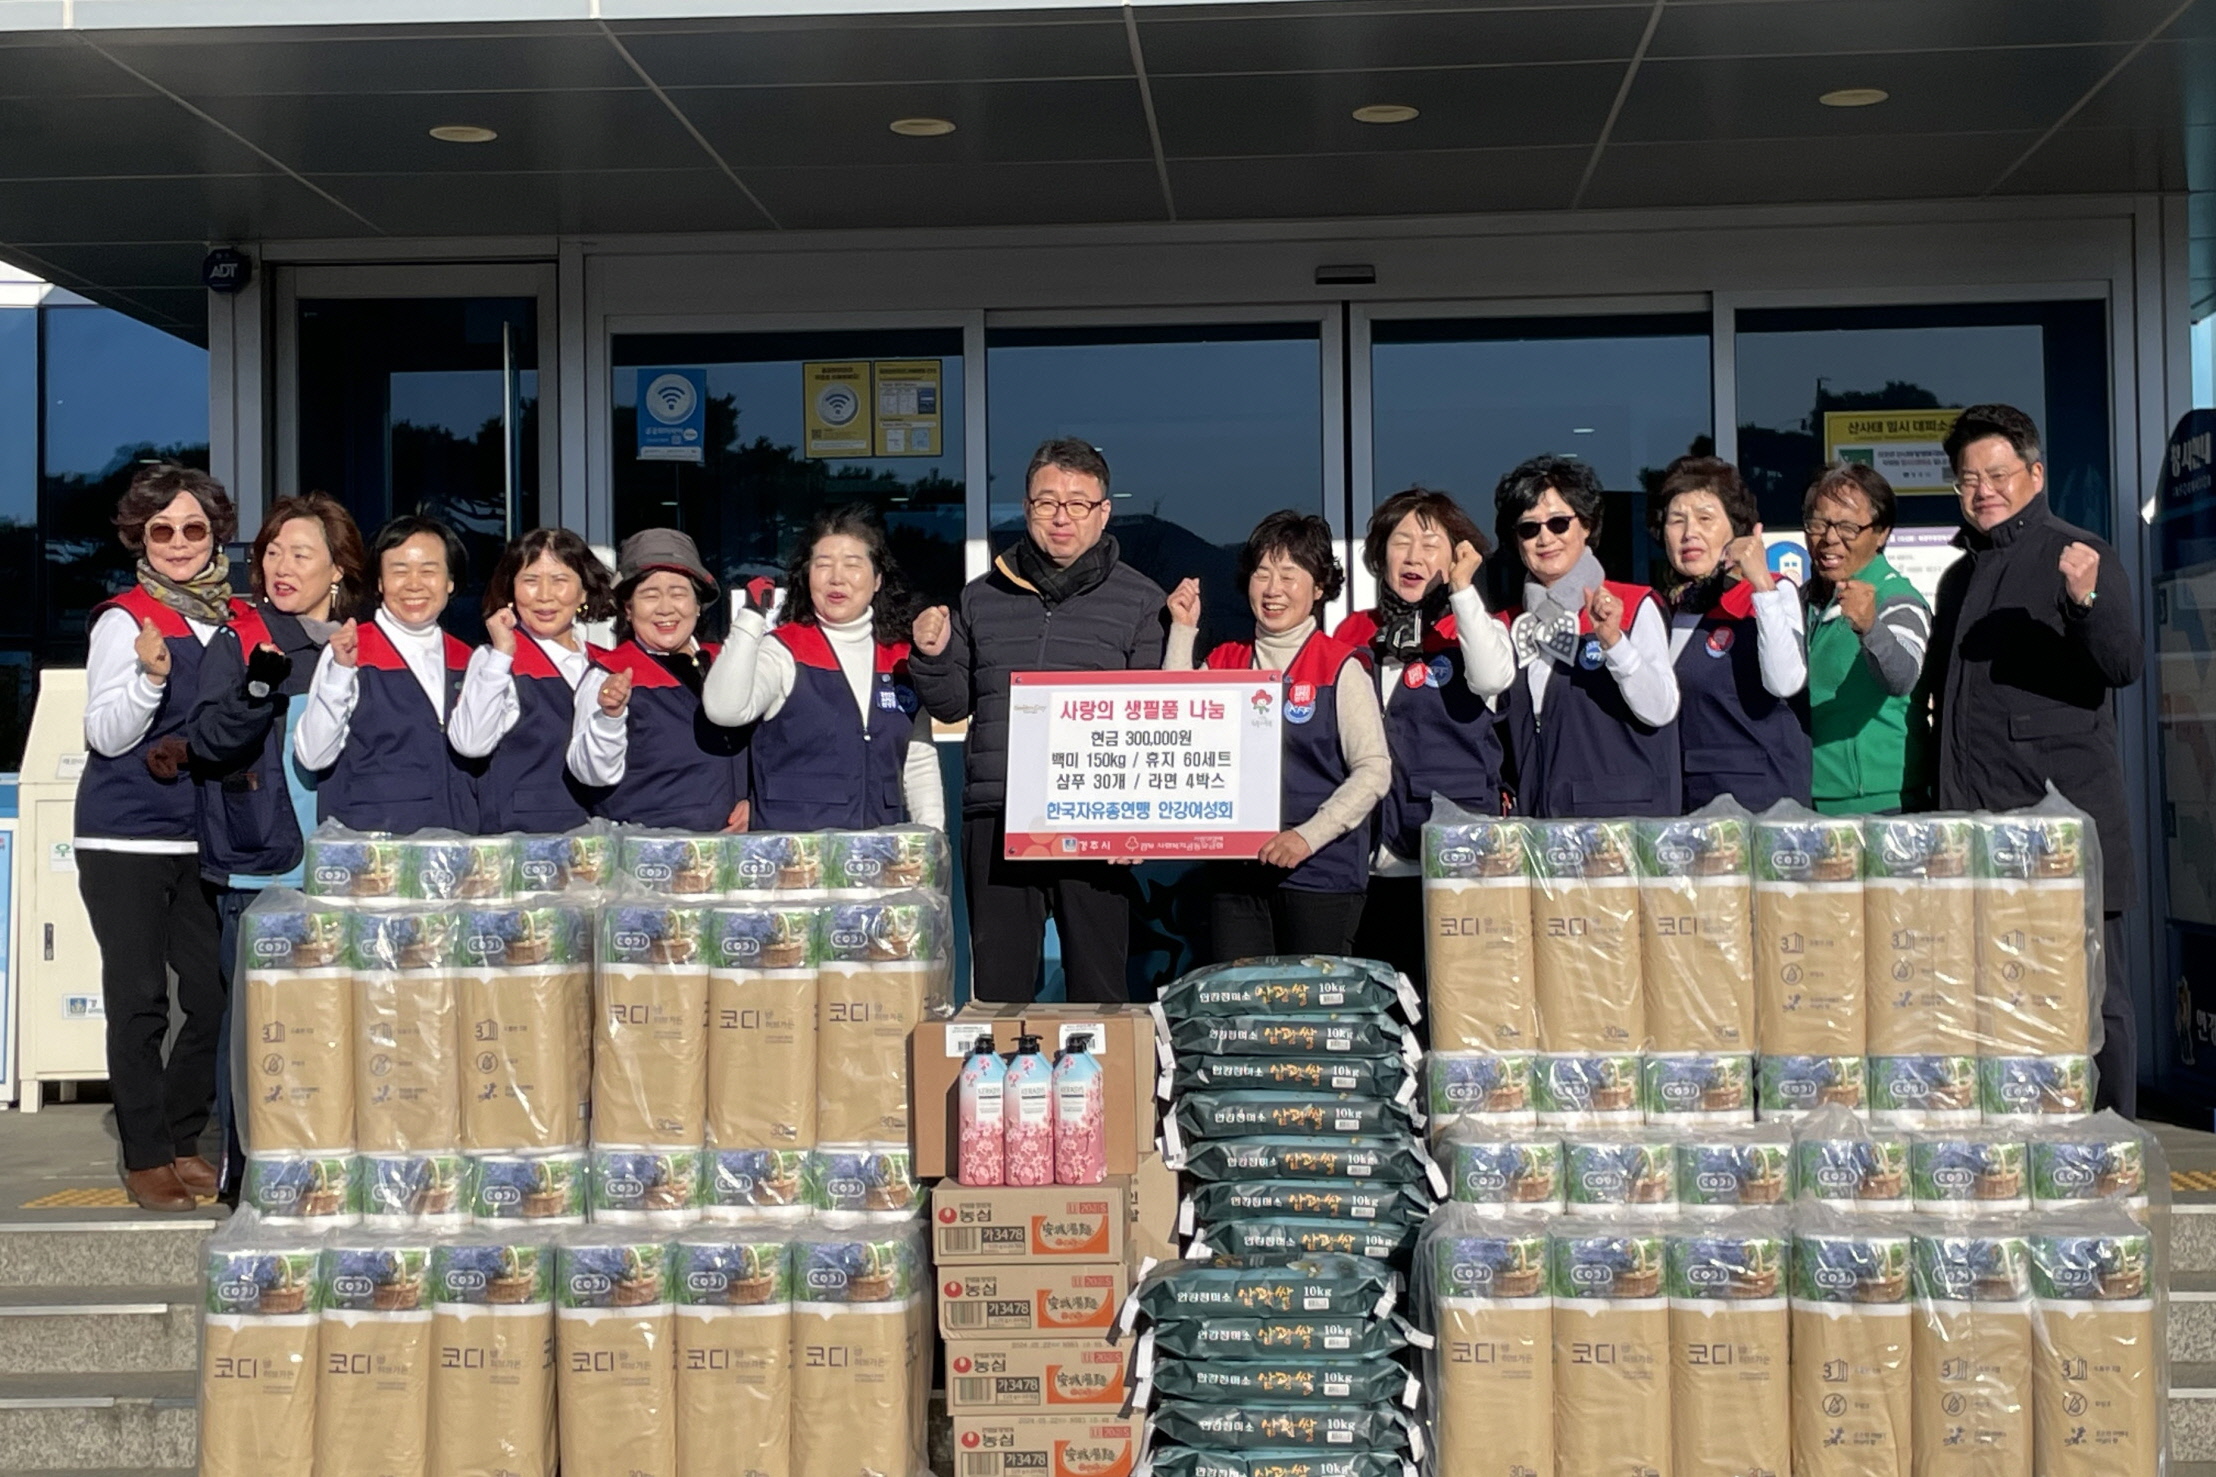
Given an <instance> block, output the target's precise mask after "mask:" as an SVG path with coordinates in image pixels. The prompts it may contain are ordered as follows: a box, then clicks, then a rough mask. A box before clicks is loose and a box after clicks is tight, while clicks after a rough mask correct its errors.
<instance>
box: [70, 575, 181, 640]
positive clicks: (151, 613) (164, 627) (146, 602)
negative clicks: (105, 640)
mask: <svg viewBox="0 0 2216 1477" xmlns="http://www.w3.org/2000/svg"><path fill="white" fill-rule="evenodd" d="M110 610H120V611H122V612H123V613H124V614H125V615H127V616H129V617H130V618H131V619H132V620H134V621H136V622H138V623H139V624H141V625H144V624H145V623H146V622H148V621H152V622H153V623H154V629H155V630H157V631H159V632H161V633H162V634H163V635H164V636H167V637H171V638H175V637H179V636H190V635H191V634H192V627H191V626H190V625H189V624H187V623H186V621H185V618H184V617H183V616H181V615H179V614H178V613H177V612H176V611H174V610H171V609H170V608H169V607H168V606H166V605H164V604H162V602H161V601H159V600H156V599H155V598H154V597H153V596H151V595H149V594H147V593H146V591H145V590H144V589H143V588H141V587H140V586H138V585H133V586H131V588H130V589H128V590H125V591H124V592H123V593H122V594H120V595H118V596H116V597H115V598H114V599H113V600H104V601H102V602H101V603H100V604H98V605H96V606H94V607H93V610H92V618H93V620H95V621H97V620H99V619H100V617H101V616H102V615H104V614H105V613H107V612H108V611H110Z"/></svg>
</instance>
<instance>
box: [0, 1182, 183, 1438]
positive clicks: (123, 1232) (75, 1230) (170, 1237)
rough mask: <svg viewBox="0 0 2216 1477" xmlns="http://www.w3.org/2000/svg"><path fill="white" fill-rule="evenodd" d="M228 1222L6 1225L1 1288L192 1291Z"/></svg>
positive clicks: (0, 1252)
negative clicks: (203, 1256) (213, 1237)
mask: <svg viewBox="0 0 2216 1477" xmlns="http://www.w3.org/2000/svg"><path fill="white" fill-rule="evenodd" d="M221 1224H222V1221H221V1220H220V1219H217V1218H215V1217H212V1216H197V1215H192V1216H176V1217H170V1218H164V1219H161V1220H149V1219H146V1218H144V1217H143V1216H140V1217H132V1218H122V1217H119V1218H116V1219H112V1220H109V1219H86V1220H71V1221H15V1220H0V1288H9V1287H111V1288H112V1287H141V1288H175V1287H191V1286H193V1285H195V1284H197V1283H198V1282H199V1280H200V1243H201V1242H203V1241H205V1240H207V1238H208V1233H209V1232H210V1231H213V1230H214V1229H216V1227H218V1226H220V1225H221ZM0 1450H4V1448H0Z"/></svg>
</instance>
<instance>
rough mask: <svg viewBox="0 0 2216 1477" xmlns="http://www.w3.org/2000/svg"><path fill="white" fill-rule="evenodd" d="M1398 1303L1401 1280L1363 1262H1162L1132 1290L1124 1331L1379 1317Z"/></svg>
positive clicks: (1326, 1257)
mask: <svg viewBox="0 0 2216 1477" xmlns="http://www.w3.org/2000/svg"><path fill="white" fill-rule="evenodd" d="M1399 1300H1400V1278H1399V1277H1398V1276H1396V1275H1395V1274H1394V1273H1393V1272H1392V1271H1390V1270H1389V1269H1387V1268H1385V1267H1382V1266H1380V1265H1378V1264H1377V1263H1376V1262H1373V1261H1371V1260H1370V1259H1369V1258H1367V1257H1358V1256H1337V1255H1332V1254H1319V1255H1315V1256H1216V1257H1208V1258H1206V1259H1204V1260H1191V1261H1178V1262H1164V1263H1163V1264H1162V1265H1160V1266H1158V1267H1156V1268H1155V1269H1154V1270H1153V1271H1151V1272H1149V1273H1148V1274H1147V1276H1146V1278H1145V1280H1143V1281H1142V1282H1140V1284H1139V1285H1138V1286H1137V1287H1136V1288H1134V1289H1132V1292H1131V1296H1130V1298H1129V1299H1128V1300H1126V1302H1125V1303H1124V1311H1123V1316H1122V1319H1121V1320H1120V1323H1121V1326H1122V1327H1123V1328H1124V1329H1126V1330H1128V1329H1130V1328H1131V1326H1132V1325H1133V1323H1134V1322H1135V1321H1136V1320H1137V1315H1138V1314H1140V1313H1144V1314H1145V1315H1146V1316H1147V1317H1148V1318H1149V1319H1152V1320H1156V1321H1163V1320H1168V1319H1172V1318H1206V1317H1213V1316H1215V1315H1218V1314H1221V1315H1225V1316H1229V1317H1242V1316H1243V1317H1255V1316H1261V1315H1268V1316H1284V1315H1287V1314H1304V1313H1322V1314H1338V1315H1341V1316H1350V1317H1367V1318H1382V1317H1383V1316H1385V1315H1386V1314H1387V1313H1390V1312H1391V1311H1392V1310H1393V1306H1394V1304H1395V1303H1397V1302H1398V1301H1399Z"/></svg>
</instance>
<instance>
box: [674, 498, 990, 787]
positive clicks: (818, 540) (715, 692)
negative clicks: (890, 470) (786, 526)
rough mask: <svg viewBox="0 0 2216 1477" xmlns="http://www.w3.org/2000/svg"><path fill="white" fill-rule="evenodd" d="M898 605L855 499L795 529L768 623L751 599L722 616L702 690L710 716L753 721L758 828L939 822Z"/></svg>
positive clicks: (926, 731)
mask: <svg viewBox="0 0 2216 1477" xmlns="http://www.w3.org/2000/svg"><path fill="white" fill-rule="evenodd" d="M761 583H763V584H766V583H767V581H762V582H761ZM910 605H911V602H910V600H909V598H908V588H907V583H906V582H905V581H904V580H903V579H902V578H901V574H900V566H899V565H898V564H896V563H895V562H894V561H893V556H892V549H891V547H890V546H889V545H888V544H887V542H886V539H885V525H884V524H883V523H882V522H880V521H879V520H878V518H877V515H876V514H875V513H874V512H872V511H871V510H870V509H869V508H868V507H866V506H862V505H856V506H854V507H850V508H841V509H838V510H837V511H835V512H830V513H826V514H824V515H822V516H821V517H819V518H817V519H816V521H815V523H814V524H813V525H812V526H810V528H809V529H808V532H807V533H806V534H805V535H804V536H803V537H802V538H801V540H800V546H799V549H798V550H797V551H796V552H795V553H794V555H793V561H792V567H791V568H790V569H789V570H788V571H787V572H786V576H785V605H784V609H783V610H782V611H781V612H780V613H779V617H778V625H777V629H775V630H774V631H773V630H770V629H769V625H768V622H767V620H766V619H765V618H764V616H763V614H762V612H761V611H760V610H757V609H755V608H754V607H753V605H751V604H750V605H748V606H746V607H745V608H743V609H741V610H740V611H739V612H738V613H737V614H736V615H735V616H733V617H732V620H731V639H730V641H729V642H727V643H726V644H725V646H724V648H723V652H722V654H721V655H720V656H718V657H717V658H716V664H715V666H714V667H713V668H712V669H711V670H710V671H709V673H708V682H707V686H706V687H705V689H703V691H702V692H701V696H700V700H701V703H702V705H703V706H704V707H705V708H706V709H707V712H708V716H709V718H711V719H713V720H714V721H715V722H717V723H720V724H723V725H725V726H727V727H731V728H740V727H744V726H745V725H747V724H749V723H759V724H760V725H761V726H760V727H758V728H756V729H755V730H754V737H753V738H752V739H750V740H749V741H748V743H747V752H748V755H749V764H750V766H751V773H752V789H753V797H754V809H753V817H752V821H751V824H752V825H753V826H754V827H755V828H756V829H757V830H763V831H820V830H826V829H830V828H844V829H859V828H863V827H868V826H889V825H894V824H896V823H898V822H901V821H921V822H922V823H923V824H925V825H927V826H938V827H944V826H945V825H946V792H945V790H944V789H943V788H942V786H941V782H940V779H939V758H938V754H937V752H936V751H935V750H934V748H933V747H932V743H931V730H930V727H929V725H928V722H924V723H919V722H918V721H917V711H916V709H917V703H916V690H915V688H914V687H913V686H911V685H910V684H909V681H908V643H907V641H906V640H905V639H903V637H902V636H901V633H902V632H904V631H906V630H907V628H908V620H909V615H910Z"/></svg>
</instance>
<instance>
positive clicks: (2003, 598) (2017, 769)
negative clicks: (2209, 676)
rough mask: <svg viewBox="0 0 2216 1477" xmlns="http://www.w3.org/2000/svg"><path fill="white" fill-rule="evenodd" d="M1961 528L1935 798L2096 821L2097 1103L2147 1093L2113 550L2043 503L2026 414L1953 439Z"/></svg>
mask: <svg viewBox="0 0 2216 1477" xmlns="http://www.w3.org/2000/svg"><path fill="white" fill-rule="evenodd" d="M1946 450H1947V459H1948V461H1949V462H1950V463H1951V464H1952V466H1953V469H1954V476H1955V486H1956V488H1957V489H1958V490H1959V491H1960V492H1961V495H1962V520H1963V524H1964V527H1963V529H1962V532H1961V534H1960V535H1959V536H1958V537H1957V539H1956V543H1957V545H1958V546H1959V547H1960V548H1961V549H1962V551H1963V554H1962V558H1961V559H1959V560H1958V561H1956V562H1955V563H1954V564H1953V565H1952V566H1951V567H1950V568H1949V569H1948V570H1947V572H1946V574H1945V575H1944V576H1943V577H1942V578H1941V579H1940V581H1939V600H1938V607H1937V611H1936V613H1935V615H1934V617H1933V627H1932V641H1931V652H1930V656H1929V658H1928V659H1927V661H1926V662H1925V665H1924V681H1923V688H1924V691H1925V692H1926V693H1928V695H1929V697H1930V701H1931V704H1932V708H1931V722H1932V731H1933V735H1934V738H1935V740H1936V755H1935V763H1934V765H1933V769H1932V780H1933V786H1934V790H1935V795H1934V799H1935V800H1936V802H1937V804H1938V807H1939V808H1940V809H1941V810H2012V809H2015V808H2017V807H2020V806H2026V805H2033V804H2036V803H2037V802H2038V801H2039V800H2040V799H2041V798H2042V796H2044V794H2045V793H2046V787H2047V784H2048V782H2049V781H2050V780H2051V781H2052V782H2053V784H2054V787H2055V788H2056V789H2057V790H2059V791H2061V792H2062V794H2063V795H2064V796H2065V797H2066V798H2067V799H2068V800H2069V801H2070V802H2071V803H2072V804H2073V805H2076V806H2077V807H2078V808H2079V809H2080V810H2083V811H2084V812H2085V813H2086V814H2088V815H2090V816H2091V817H2092V818H2093V821H2094V824H2095V826H2096V828H2097V829H2098V832H2099V835H2100V844H2101V862H2102V873H2103V876H2102V894H2101V897H2102V901H2101V907H2102V911H2103V912H2104V914H2105V915H2106V923H2107V928H2106V933H2105V943H2106V953H2107V956H2108V988H2107V992H2106V994H2105V997H2104V998H2103V1000H2102V1003H2101V1022H2102V1026H2103V1028H2104V1031H2105V1037H2106V1040H2105V1044H2104V1045H2103V1046H2102V1047H2101V1050H2100V1053H2099V1055H2098V1057H2097V1058H2096V1059H2095V1065H2096V1067H2097V1069H2098V1072H2099V1076H2100V1098H2101V1102H2102V1105H2104V1106H2113V1107H2115V1108H2116V1109H2118V1110H2119V1111H2121V1112H2122V1113H2124V1114H2125V1115H2126V1116H2131V1115H2132V1114H2133V1113H2134V1112H2135V1111H2136V1108H2137V1106H2138V1095H2139V1052H2138V1029H2137V1022H2136V1019H2135V1018H2134V1015H2133V1012H2132V1008H2131V998H2130V995H2129V993H2128V986H2127V984H2126V980H2125V975H2124V948H2123V929H2122V927H2121V917H2122V914H2123V913H2124V911H2125V910H2126V909H2128V908H2130V907H2131V906H2132V904H2133V902H2134V901H2135V900H2136V898H2137V890H2138V887H2137V867H2136V865H2135V854H2134V852H2133V849H2132V835H2131V816H2130V813H2129V812H2128V811H2127V810H2126V808H2125V805H2124V777H2123V763H2122V756H2121V755H2120V754H2119V752H2118V750H2117V742H2116V716H2115V711H2114V709H2113V706H2112V705H2111V704H2110V702H2109V693H2110V692H2111V691H2112V690H2114V689H2116V688H2122V687H2129V686H2131V684H2133V683H2134V682H2137V681H2138V680H2139V672H2140V668H2141V666H2142V665H2143V664H2144V661H2145V649H2144V647H2143V646H2142V645H2141V643H2140V638H2139V620H2138V615H2137V606H2136V605H2135V604H2134V603H2133V600H2132V591H2131V581H2130V579H2129V578H2128V577H2127V576H2126V575H2125V573H2124V570H2123V567H2122V565H2121V564H2120V563H2119V562H2118V560H2117V558H2116V552H2115V550H2114V549H2112V548H2110V547H2109V546H2108V545H2107V544H2106V543H2104V542H2102V541H2101V540H2100V539H2099V538H2097V537H2095V536H2094V535H2093V534H2090V533H2088V532H2086V531H2085V530H2084V529H2082V528H2077V527H2074V526H2072V525H2071V524H2068V523H2065V522H2063V521H2062V520H2061V519H2060V518H2058V517H2056V516H2055V514H2054V512H2053V510H2052V509H2050V508H2049V507H2048V506H2047V495H2046V487H2047V476H2046V471H2047V469H2046V466H2045V464H2044V462H2043V461H2042V460H2041V452H2040V446H2039V430H2038V427H2036V426H2035V425H2033V424H2032V421H2031V417H2029V416H2027V415H2025V414H2024V413H2023V412H2022V411H2020V410H2017V409H2016V408H2015V407H2013V406H2008V405H1973V406H1971V407H1970V408H1969V409H1967V410H1965V411H1963V412H1962V416H1961V419H1959V420H1957V421H1956V422H1955V424H1954V429H1953V430H1952V431H1951V432H1950V433H1949V434H1948V436H1947V442H1946Z"/></svg>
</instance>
